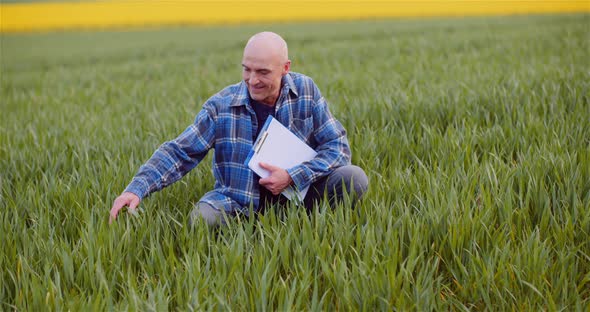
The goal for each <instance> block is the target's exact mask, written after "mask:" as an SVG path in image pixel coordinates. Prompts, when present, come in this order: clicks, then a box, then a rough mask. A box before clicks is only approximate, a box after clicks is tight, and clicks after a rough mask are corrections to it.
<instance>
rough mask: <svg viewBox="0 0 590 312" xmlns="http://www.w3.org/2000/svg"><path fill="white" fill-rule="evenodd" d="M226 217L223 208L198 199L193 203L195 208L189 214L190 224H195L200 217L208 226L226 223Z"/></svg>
mask: <svg viewBox="0 0 590 312" xmlns="http://www.w3.org/2000/svg"><path fill="white" fill-rule="evenodd" d="M227 217H228V215H227V213H225V211H223V209H217V208H215V207H213V206H212V205H211V204H208V203H206V202H202V201H200V202H198V203H197V204H196V205H195V208H194V209H193V211H192V212H191V214H190V224H191V226H193V225H195V224H196V223H197V222H198V219H199V218H201V219H203V220H205V222H206V223H207V224H208V225H209V226H220V225H226V223H227V222H226V218H227Z"/></svg>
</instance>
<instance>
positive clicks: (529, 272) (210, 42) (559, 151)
mask: <svg viewBox="0 0 590 312" xmlns="http://www.w3.org/2000/svg"><path fill="white" fill-rule="evenodd" d="M262 30H273V31H275V32H278V33H279V34H281V35H283V36H284V37H285V39H286V40H287V42H288V43H289V46H290V57H291V60H292V62H293V66H292V70H293V71H297V72H302V73H305V74H307V75H309V76H311V77H312V78H314V80H315V81H316V83H317V84H318V86H319V87H320V89H321V90H322V92H323V95H324V96H325V97H326V98H327V100H328V102H329V103H330V107H331V110H332V112H333V114H334V115H335V116H336V117H337V118H338V119H339V120H340V121H341V122H342V123H343V124H344V126H345V127H346V128H347V130H348V134H349V140H350V143H351V146H352V152H353V163H354V164H356V165H359V166H361V167H363V168H364V169H365V170H366V172H367V174H368V176H369V178H370V190H369V192H368V193H367V194H366V197H365V198H364V201H362V203H360V204H359V205H358V206H357V207H356V209H354V210H352V209H351V208H350V204H349V203H348V202H345V203H343V204H342V205H340V206H339V207H337V208H336V209H335V210H330V209H329V208H327V207H326V206H325V205H318V206H317V209H316V210H315V211H314V213H313V214H312V215H311V216H307V215H306V214H305V212H303V211H302V210H300V209H298V208H297V207H296V206H290V207H287V208H286V209H283V210H281V209H275V210H273V211H270V212H268V213H267V214H266V215H264V216H261V217H259V218H257V219H255V218H251V219H243V218H242V219H237V220H235V221H233V222H232V223H230V224H229V226H227V227H226V228H223V229H221V230H212V229H209V228H207V227H206V226H205V224H204V223H199V224H197V225H196V226H195V227H192V228H191V227H190V226H189V225H188V215H189V213H190V211H191V209H192V205H193V204H194V203H195V202H196V201H197V200H198V199H199V198H200V197H201V196H202V195H203V194H204V193H205V192H206V191H208V190H210V189H211V188H212V187H213V183H214V181H213V176H212V173H211V155H209V156H208V157H207V158H206V160H205V161H204V162H203V163H201V165H200V166H199V167H197V168H196V169H195V170H193V171H192V172H190V173H189V174H188V175H187V176H186V177H185V178H184V179H183V180H181V181H180V182H178V183H176V184H174V185H173V186H171V187H169V188H166V189H164V190H163V191H161V192H159V193H155V194H153V195H152V196H150V197H148V198H146V199H145V200H144V201H143V202H142V204H141V209H142V211H141V212H139V213H138V214H137V215H133V214H130V213H127V212H126V211H123V212H124V213H123V214H122V215H121V217H120V218H119V219H118V220H117V222H115V223H113V224H112V225H109V224H108V217H109V210H110V208H111V205H112V202H113V200H114V199H115V197H116V196H117V195H118V194H119V193H120V192H121V191H122V190H123V189H124V188H125V186H126V185H127V183H128V182H129V181H130V180H131V178H132V177H133V175H134V174H135V172H136V170H137V169H138V168H139V166H140V165H141V164H142V163H143V162H144V161H146V160H147V159H148V158H149V157H150V156H151V154H152V153H153V151H154V150H155V149H156V148H157V147H158V146H159V144H161V143H162V142H164V141H166V140H170V139H173V138H174V137H176V135H178V134H179V133H180V132H182V131H183V130H184V128H185V127H186V126H188V125H189V124H190V123H191V122H192V121H193V120H194V117H195V115H196V114H197V112H198V111H199V109H200V107H201V105H202V103H203V102H204V101H205V100H206V99H207V98H209V97H210V96H211V95H213V94H214V93H215V92H217V91H218V90H220V89H222V88H223V87H225V86H226V85H228V84H232V83H235V82H238V81H239V80H240V79H241V66H240V62H241V55H242V49H243V46H244V44H245V42H246V41H247V39H248V38H249V37H250V36H251V35H252V34H254V33H256V32H258V31H262ZM0 39H1V95H0V101H1V104H0V105H1V106H0V107H1V117H0V122H1V124H0V183H1V197H0V211H1V215H0V232H1V233H0V245H1V249H0V268H1V274H0V277H1V282H0V310H4V311H12V310H18V311H24V310H29V311H40V310H71V311H88V310H141V311H150V310H153V311H162V310H182V311H185V310H188V311H190V310H197V311H201V310H214V311H231V310H233V311H288V310H294V311H302V310H323V311H349V310H363V311H374V310H400V311H406V310H417V311H432V310H458V311H467V310H494V311H498V310H499V311H502V310H516V311H522V310H530V311H538V310H547V311H562V310H567V311H588V309H589V306H590V52H589V51H590V15H588V14H578V15H554V16H550V15H545V16H512V17H493V18H491V17H490V18H482V17H480V18H457V19H429V20H412V19H405V20H397V21H395V20H394V21H386V20H380V21H359V22H332V23H308V24H273V25H242V26H232V27H229V26H225V27H221V26H217V27H200V28H199V27H197V28H166V29H155V28H152V29H147V30H146V29H144V30H130V31H109V32H107V31H103V32H65V33H45V34H19V35H6V34H5V35H2V36H1V37H0Z"/></svg>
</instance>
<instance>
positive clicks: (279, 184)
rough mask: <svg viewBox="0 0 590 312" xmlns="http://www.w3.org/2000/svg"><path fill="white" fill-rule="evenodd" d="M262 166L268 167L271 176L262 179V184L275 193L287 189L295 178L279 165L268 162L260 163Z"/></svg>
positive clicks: (263, 167)
mask: <svg viewBox="0 0 590 312" xmlns="http://www.w3.org/2000/svg"><path fill="white" fill-rule="evenodd" d="M260 167H261V168H262V169H266V170H268V171H269V172H270V176H268V177H266V178H264V179H260V181H259V183H260V185H262V186H264V187H266V189H267V190H269V191H270V192H271V193H272V194H273V195H279V194H280V193H281V192H282V191H283V190H285V189H286V188H287V187H288V186H289V185H290V184H291V182H293V179H291V176H290V175H289V173H288V172H287V170H285V169H283V168H279V167H277V166H273V165H270V164H267V163H262V162H261V163H260Z"/></svg>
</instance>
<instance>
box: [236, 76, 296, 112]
mask: <svg viewBox="0 0 590 312" xmlns="http://www.w3.org/2000/svg"><path fill="white" fill-rule="evenodd" d="M281 84H282V85H283V87H282V88H281V93H286V92H289V91H291V93H293V95H295V97H298V96H299V94H298V93H297V87H296V86H295V82H294V81H293V78H292V77H291V75H289V74H286V75H285V76H283V79H282V81H281ZM249 99H250V94H249V93H248V87H247V86H246V83H245V82H244V80H242V82H240V85H239V89H238V92H237V94H236V96H235V97H234V100H233V101H232V102H231V104H230V105H229V106H242V105H248V103H249ZM277 104H278V103H277Z"/></svg>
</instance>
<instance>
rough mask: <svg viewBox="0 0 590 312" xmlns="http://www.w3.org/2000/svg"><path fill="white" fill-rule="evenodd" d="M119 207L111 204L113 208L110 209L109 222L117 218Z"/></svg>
mask: <svg viewBox="0 0 590 312" xmlns="http://www.w3.org/2000/svg"><path fill="white" fill-rule="evenodd" d="M121 208H122V206H121V207H119V206H113V208H112V209H111V215H110V218H109V224H111V223H113V221H114V220H115V219H117V214H119V210H120V209H121Z"/></svg>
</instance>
